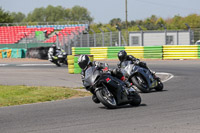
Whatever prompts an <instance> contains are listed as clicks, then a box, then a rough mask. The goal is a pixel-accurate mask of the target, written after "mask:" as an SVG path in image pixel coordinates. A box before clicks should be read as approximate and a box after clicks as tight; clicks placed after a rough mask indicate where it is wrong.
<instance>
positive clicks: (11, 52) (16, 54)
mask: <svg viewBox="0 0 200 133" xmlns="http://www.w3.org/2000/svg"><path fill="white" fill-rule="evenodd" d="M25 57H26V49H9V48H3V49H0V58H25Z"/></svg>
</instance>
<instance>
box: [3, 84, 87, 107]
mask: <svg viewBox="0 0 200 133" xmlns="http://www.w3.org/2000/svg"><path fill="white" fill-rule="evenodd" d="M89 95H90V93H88V92H82V91H77V90H75V89H70V88H65V87H41V86H4V85H0V107H2V106H12V105H21V104H30V103H38V102H45V101H53V100H63V99H68V98H73V97H83V96H89Z"/></svg>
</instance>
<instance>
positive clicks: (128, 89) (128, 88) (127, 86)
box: [124, 80, 132, 95]
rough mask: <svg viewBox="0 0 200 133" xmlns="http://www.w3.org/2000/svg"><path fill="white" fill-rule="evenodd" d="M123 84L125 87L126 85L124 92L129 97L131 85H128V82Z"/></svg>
mask: <svg viewBox="0 0 200 133" xmlns="http://www.w3.org/2000/svg"><path fill="white" fill-rule="evenodd" d="M124 82H125V85H126V87H125V88H126V89H125V91H126V93H127V95H129V94H130V88H131V86H132V83H130V82H129V81H128V80H125V81H124Z"/></svg>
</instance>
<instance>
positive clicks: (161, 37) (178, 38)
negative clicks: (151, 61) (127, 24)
mask: <svg viewBox="0 0 200 133" xmlns="http://www.w3.org/2000/svg"><path fill="white" fill-rule="evenodd" d="M192 40H193V37H192V32H191V31H190V30H187V31H167V30H166V31H139V32H129V45H130V46H161V45H191V42H192Z"/></svg>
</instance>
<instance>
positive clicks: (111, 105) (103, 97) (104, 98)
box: [96, 87, 117, 109]
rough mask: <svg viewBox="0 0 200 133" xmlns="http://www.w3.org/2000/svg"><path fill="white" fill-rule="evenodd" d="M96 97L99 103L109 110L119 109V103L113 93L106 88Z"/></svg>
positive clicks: (100, 90)
mask: <svg viewBox="0 0 200 133" xmlns="http://www.w3.org/2000/svg"><path fill="white" fill-rule="evenodd" d="M96 96H97V98H98V99H99V101H100V102H101V103H102V104H103V105H104V106H105V107H107V108H108V109H115V108H117V102H116V100H115V98H114V96H113V94H112V93H111V92H109V91H108V90H107V89H106V88H105V87H103V88H101V89H99V90H97V91H96Z"/></svg>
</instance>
